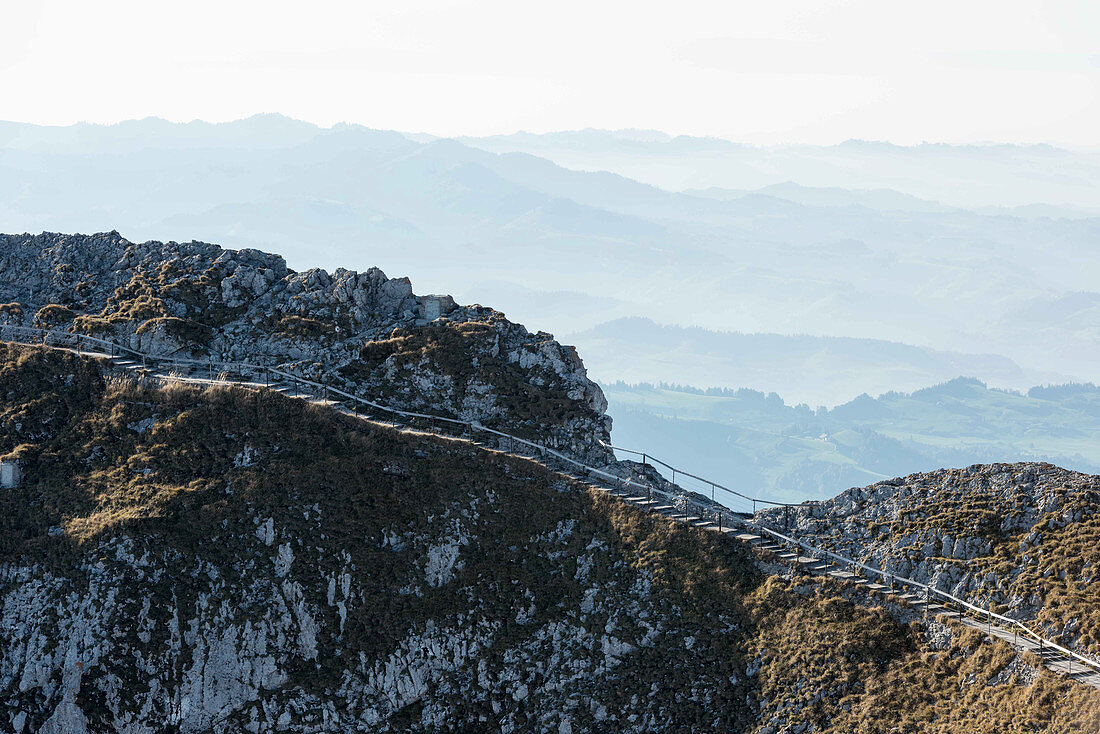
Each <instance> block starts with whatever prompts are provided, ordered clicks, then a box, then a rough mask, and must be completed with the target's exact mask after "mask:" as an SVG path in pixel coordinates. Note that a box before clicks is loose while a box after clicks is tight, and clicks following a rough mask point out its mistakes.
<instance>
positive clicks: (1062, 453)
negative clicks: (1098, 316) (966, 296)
mask: <svg viewBox="0 0 1100 734" xmlns="http://www.w3.org/2000/svg"><path fill="white" fill-rule="evenodd" d="M602 386H603V388H604V393H605V394H606V395H607V398H608V402H609V404H610V409H609V410H610V412H611V414H612V415H614V416H615V425H614V429H613V432H612V439H613V441H614V442H615V444H616V445H619V446H624V447H627V448H632V447H638V446H643V447H660V452H659V453H658V458H665V459H666V460H668V459H667V457H672V458H673V459H674V461H673V462H670V463H675V462H680V465H681V467H692V469H691V471H692V472H693V473H697V474H700V475H702V476H704V477H706V478H708V479H712V480H714V481H717V482H719V483H721V484H724V485H726V486H728V487H731V488H734V489H741V490H742V491H748V490H751V492H752V493H758V492H763V493H764V494H765V495H767V496H770V497H772V498H774V499H779V500H784V501H793V502H799V501H802V500H804V499H811V498H812V499H824V498H827V497H831V496H832V495H834V494H836V493H837V492H839V491H841V490H844V489H847V488H848V487H853V486H862V485H864V484H869V483H872V482H876V481H879V480H881V479H887V478H890V477H895V476H904V475H907V474H910V473H913V472H919V471H931V470H933V469H937V468H942V467H966V466H969V465H971V464H978V463H992V462H1010V461H1024V460H1026V461H1047V462H1050V463H1053V464H1057V465H1058V466H1062V467H1067V468H1070V469H1074V470H1076V471H1083V472H1088V473H1094V474H1095V473H1100V388H1098V387H1097V386H1096V385H1093V384H1069V385H1061V386H1055V387H1037V388H1033V389H1031V390H1029V391H1027V392H1026V393H1024V392H1014V391H1004V390H997V389H993V388H990V387H988V386H986V385H985V384H983V383H982V382H980V381H978V380H974V379H967V378H958V379H955V380H950V381H948V382H945V383H942V384H939V385H936V386H934V387H929V388H925V389H923V390H917V391H914V392H912V393H898V392H891V393H887V394H885V395H882V396H880V397H878V398H872V397H870V396H868V395H861V396H859V397H857V398H856V399H854V400H852V401H850V402H848V403H845V404H843V405H839V406H837V407H835V408H833V409H831V410H828V409H819V410H813V409H811V408H809V407H807V406H805V405H789V404H787V403H785V402H784V401H783V400H782V399H781V398H780V397H779V396H778V395H776V394H774V393H773V394H770V395H766V394H765V393H763V392H759V391H755V390H745V389H741V390H719V389H711V390H707V391H703V390H697V389H692V388H684V387H676V386H669V385H664V386H654V385H645V384H643V385H627V384H624V383H621V382H620V383H611V384H607V383H605V384H603V385H602ZM651 450H653V451H657V449H656V448H653V449H651ZM661 454H663V456H662V455H661ZM685 486H689V487H690V488H693V489H695V488H701V487H695V486H693V485H691V483H690V482H689V483H688V484H687V485H685Z"/></svg>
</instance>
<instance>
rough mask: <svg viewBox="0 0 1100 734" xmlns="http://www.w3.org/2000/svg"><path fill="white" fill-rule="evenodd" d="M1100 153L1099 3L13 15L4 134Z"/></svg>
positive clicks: (143, 0) (125, 9)
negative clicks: (413, 137)
mask: <svg viewBox="0 0 1100 734" xmlns="http://www.w3.org/2000/svg"><path fill="white" fill-rule="evenodd" d="M256 112H281V113H284V114H287V115H290V116H293V117H297V118H300V119H304V120H310V121H313V122H318V123H321V124H331V123H334V122H339V121H350V122H358V123H362V124H365V125H369V126H372V127H378V128H393V129H398V130H405V131H426V132H431V133H436V134H441V135H458V134H471V135H482V134H489V133H498V132H513V131H515V130H519V129H525V130H530V131H538V132H541V131H547V130H555V129H571V128H580V127H602V128H622V127H640V128H657V129H661V130H665V131H667V132H671V133H686V134H698V135H717V136H721V137H726V138H732V139H737V140H744V141H750V142H758V143H773V142H794V141H806V142H822V143H829V142H836V141H838V140H842V139H845V138H850V137H859V138H869V139H883V140H891V141H893V142H897V143H915V142H920V141H921V140H931V141H948V142H964V141H991V140H992V141H1024V142H1031V141H1043V140H1045V141H1052V142H1062V143H1072V144H1078V145H1086V146H1098V145H1100V139H1098V135H1097V131H1098V130H1100V3H1097V2H1096V0H1078V1H1071V0H1063V1H1059V2H1039V1H1038V0H1030V1H1028V2H1018V1H1014V0H996V1H995V2H986V1H984V0H980V1H974V0H950V1H941V0H926V2H922V3H901V2H894V1H890V0H868V1H866V2H864V1H862V0H860V1H841V0H808V1H805V2H803V1H801V0H799V1H792V0H772V1H771V2H759V0H754V1H753V2H751V3H750V2H730V1H729V0H725V1H722V2H690V1H684V0H678V1H677V2H670V1H668V0H665V1H664V2H661V3H653V2H639V1H638V0H634V1H632V2H599V1H598V0H597V1H593V0H585V1H584V2H575V1H574V0H559V1H558V2H554V3H549V2H546V3H537V4H536V3H529V2H517V0H507V1H505V2H497V1H496V0H492V1H485V0H480V1H478V2H467V1H464V0H395V1H394V2H387V3H376V2H362V1H360V2H332V1H318V0H313V1H312V2H294V3H280V2H273V1H272V0H266V1H265V2H235V1H234V0H218V1H217V2H208V1H206V0H191V2H187V3H160V2H149V0H138V1H133V2H124V1H110V0H97V1H96V2H88V1H87V0H45V1H42V2H34V1H33V0H32V1H31V2H24V3H15V2H5V3H4V4H3V9H2V10H0V119H7V120H21V121H28V122H38V123H51V124H63V123H71V122H76V121H80V120H85V121H94V122H114V121H118V120H122V119H129V118H135V117H144V116H148V115H156V116H160V117H165V118H168V119H171V120H177V121H185V120H191V119H195V118H201V119H205V120H211V121H222V120H230V119H235V118H240V117H245V116H248V115H251V114H253V113H256Z"/></svg>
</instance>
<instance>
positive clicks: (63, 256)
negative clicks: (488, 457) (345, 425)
mask: <svg viewBox="0 0 1100 734" xmlns="http://www.w3.org/2000/svg"><path fill="white" fill-rule="evenodd" d="M0 304H3V305H0V323H17V324H21V325H34V326H39V327H48V328H55V329H61V330H71V331H77V332H81V333H86V334H90V335H94V336H98V337H101V338H107V339H111V340H116V341H118V342H119V343H122V344H125V345H127V346H130V347H131V348H134V349H138V350H140V351H142V352H146V353H151V354H156V355H163V356H166V357H172V356H177V357H187V358H199V359H203V358H212V359H216V360H223V361H243V362H250V363H253V364H264V365H283V366H285V367H287V368H289V369H291V370H294V371H295V372H297V373H299V374H301V375H302V376H305V377H309V378H312V379H324V380H326V381H327V382H331V383H333V384H336V385H339V386H341V387H344V388H346V389H349V390H350V391H353V392H356V393H358V394H361V395H363V396H364V397H368V398H372V399H375V398H379V397H383V398H384V399H385V400H386V401H388V402H389V403H390V404H392V405H393V406H394V407H403V408H408V409H419V410H426V409H430V411H431V412H433V413H435V414H439V415H446V416H451V417H461V418H463V419H466V420H474V421H479V422H481V423H482V424H483V425H487V426H492V427H497V428H501V429H506V430H509V431H510V432H514V433H519V434H523V435H524V436H525V437H532V438H535V437H537V438H538V439H539V440H540V441H542V442H545V443H549V444H551V445H553V446H555V447H557V448H561V449H565V450H568V451H571V452H572V453H574V454H577V455H579V456H582V457H584V458H586V459H588V460H589V461H592V462H596V463H606V462H608V461H610V460H611V456H610V454H609V453H608V452H606V451H604V450H603V449H601V448H600V445H599V441H600V440H604V441H606V440H608V436H609V432H610V426H611V419H610V418H609V417H608V416H607V415H606V414H605V413H604V411H605V410H606V408H607V401H606V400H605V399H604V396H603V393H602V392H601V391H600V389H599V387H598V386H597V385H596V384H595V383H593V382H592V381H591V380H589V379H588V378H587V376H586V373H585V369H584V365H583V364H582V362H581V360H580V358H579V357H578V355H577V353H576V351H575V350H574V349H573V348H572V347H566V346H562V345H561V344H559V343H558V342H556V341H554V339H553V337H552V336H551V335H550V334H546V333H543V332H538V333H535V334H532V333H530V332H528V331H527V330H526V329H525V328H523V327H522V326H520V325H518V324H513V323H511V322H509V321H508V320H507V319H505V318H504V316H503V314H501V313H499V312H496V311H493V310H492V309H489V308H483V307H481V306H458V305H456V304H455V303H454V301H453V300H452V299H451V298H449V297H447V296H417V295H416V294H414V293H413V291H412V287H411V285H410V283H409V281H408V279H407V278H387V277H386V275H385V274H384V273H383V272H382V271H381V270H378V269H377V268H372V269H370V270H368V271H366V272H363V273H357V272H353V271H349V270H343V269H340V270H337V271H336V272H334V273H328V272H325V271H324V270H309V271H306V272H303V273H296V272H293V271H291V270H289V269H288V268H287V266H286V263H285V262H284V261H283V259H282V258H281V257H279V256H277V255H271V254H268V253H264V252H260V251H257V250H239V251H234V250H223V249H221V248H220V247H217V246H216V245H211V244H206V243H202V242H188V243H175V242H169V243H160V242H145V243H133V242H129V241H127V240H126V239H124V238H123V237H121V236H120V235H119V234H118V233H117V232H111V233H106V234H98V235H91V236H85V235H62V234H52V233H43V234H41V235H36V236H31V235H0Z"/></svg>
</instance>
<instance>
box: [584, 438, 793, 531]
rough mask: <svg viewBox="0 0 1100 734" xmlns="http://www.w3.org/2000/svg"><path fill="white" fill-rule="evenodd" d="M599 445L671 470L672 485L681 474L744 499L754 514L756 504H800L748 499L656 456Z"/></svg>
mask: <svg viewBox="0 0 1100 734" xmlns="http://www.w3.org/2000/svg"><path fill="white" fill-rule="evenodd" d="M600 443H601V444H603V446H605V447H607V448H609V449H613V450H615V451H622V452H624V453H627V454H635V455H637V456H641V457H642V463H643V464H645V463H646V460H647V459H648V460H649V461H652V462H653V463H654V464H660V465H661V466H663V467H665V468H666V469H669V470H671V471H672V476H673V483H675V481H676V480H675V476H676V475H677V474H683V475H684V476H685V477H691V478H692V479H698V480H699V481H700V482H703V483H705V484H707V485H709V486H710V487H712V488H714V489H720V490H722V491H723V492H729V493H730V494H732V495H735V496H737V497H740V498H742V499H746V500H748V501H749V502H752V503H753V512H754V513H755V512H756V509H755V508H756V503H758V502H759V503H761V504H765V505H772V506H773V507H798V506H800V503H793V502H776V501H774V500H766V499H763V498H760V497H750V496H749V495H747V494H742V493H741V492H738V491H737V490H736V489H730V488H729V487H723V486H722V485H721V484H719V483H718V482H714V481H711V480H710V479H707V478H705V477H700V476H698V475H696V474H692V473H691V472H686V471H684V470H683V469H677V468H676V467H674V466H672V465H671V464H666V463H665V462H663V461H661V460H660V459H658V458H657V457H656V456H653V455H652V454H648V453H646V452H644V451H636V450H634V449H626V448H623V447H622V446H613V445H611V444H609V443H604V442H603V441H600Z"/></svg>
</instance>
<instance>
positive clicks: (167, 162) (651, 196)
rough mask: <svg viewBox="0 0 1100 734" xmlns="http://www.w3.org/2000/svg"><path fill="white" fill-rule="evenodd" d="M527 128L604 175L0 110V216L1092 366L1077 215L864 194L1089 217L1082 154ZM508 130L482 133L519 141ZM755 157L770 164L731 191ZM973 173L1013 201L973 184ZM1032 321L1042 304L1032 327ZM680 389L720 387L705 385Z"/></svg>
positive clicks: (516, 315) (323, 136)
mask: <svg viewBox="0 0 1100 734" xmlns="http://www.w3.org/2000/svg"><path fill="white" fill-rule="evenodd" d="M528 139H530V140H535V141H536V142H537V141H543V142H544V143H546V144H545V145H542V143H540V145H542V147H539V146H536V145H535V144H534V143H531V145H529V146H528V147H529V148H530V149H531V151H533V152H536V153H539V154H542V153H543V152H545V151H544V149H545V150H548V151H550V152H551V153H552V152H553V151H554V150H556V149H555V148H554V147H553V145H558V146H559V147H561V145H564V143H561V141H566V142H568V143H569V145H572V146H573V147H574V148H577V149H578V150H583V151H587V152H585V155H590V154H591V150H598V149H599V146H600V145H603V146H604V147H605V148H606V156H605V158H606V160H607V161H608V165H606V166H603V165H602V164H601V161H602V160H604V159H601V158H598V157H597V158H592V159H591V161H589V163H585V164H584V165H581V163H582V162H577V163H576V165H577V166H578V168H588V169H592V170H571V169H569V168H565V167H562V166H561V165H558V164H557V163H555V162H553V161H552V160H549V159H548V158H543V157H536V155H532V154H530V153H527V152H514V151H513V152H506V153H500V154H498V153H496V152H491V151H488V150H485V149H484V148H491V147H493V145H490V142H492V141H488V142H487V141H485V140H481V141H467V143H468V144H465V143H463V142H460V141H456V140H434V139H432V140H429V139H425V138H420V139H412V138H411V137H410V136H406V135H403V134H400V133H397V132H392V131H379V130H371V129H368V128H365V127H361V126H355V125H337V126H335V127H333V128H319V127H316V126H313V125H310V124H307V123H303V122H299V121H295V120H290V119H288V118H285V117H281V116H278V115H263V116H257V117H252V118H249V119H246V120H239V121H236V122H231V123H223V124H209V123H203V122H193V123H187V124H175V123H169V122H165V121H163V120H156V119H147V120H138V121H131V122H125V123H120V124H118V125H112V126H97V125H75V126H71V127H62V128H52V127H36V126H33V125H23V124H15V123H3V124H0V222H2V223H3V228H2V229H3V230H5V231H9V232H10V231H28V232H38V231H42V230H49V231H69V232H72V231H80V232H97V231H109V230H112V229H118V230H119V231H120V232H121V233H122V234H123V235H125V236H126V237H128V238H130V239H134V240H142V239H158V240H164V239H176V240H180V241H188V240H191V239H201V240H207V241H216V242H220V243H225V244H226V245H228V246H233V247H253V248H257V249H263V250H268V251H272V250H274V251H277V252H280V253H281V254H284V255H285V256H286V257H287V259H288V262H289V264H290V265H291V266H293V267H296V268H299V269H302V268H306V267H310V266H323V267H329V268H332V267H335V266H338V265H339V266H347V267H358V268H364V267H368V266H370V265H375V264H377V265H379V266H381V267H382V268H384V269H385V270H386V271H387V272H391V273H394V274H395V275H396V274H407V275H409V276H411V277H412V278H414V279H415V281H416V282H417V283H418V284H421V286H420V287H423V288H424V289H425V290H426V291H429V292H430V291H454V290H460V291H461V292H460V293H459V294H458V295H459V296H460V297H461V298H462V299H463V300H466V301H477V302H482V303H493V304H494V305H496V306H498V307H499V308H501V309H503V310H504V311H505V312H506V313H508V315H509V317H510V318H512V319H514V320H520V321H525V322H529V323H538V324H539V325H540V326H542V327H543V328H545V329H547V330H550V331H553V332H555V333H575V332H578V331H583V330H585V329H588V328H591V327H593V326H595V325H597V324H600V323H603V322H607V321H611V320H614V319H617V318H620V317H624V316H639V317H646V318H650V319H652V320H655V321H658V322H663V323H680V324H684V325H694V326H699V327H704V328H708V329H711V330H721V331H741V332H748V333H754V332H764V333H777V334H815V335H822V336H843V337H856V338H872V339H879V340H884V341H892V342H901V343H907V344H919V345H924V346H927V347H929V348H933V349H936V350H940V351H950V352H960V353H989V354H1003V355H1005V356H1006V357H1007V358H1008V359H1009V360H1011V361H1013V362H1015V363H1017V364H1018V365H1020V366H1021V368H1022V369H1027V370H1037V371H1040V372H1042V373H1049V372H1059V373H1063V374H1072V375H1078V376H1080V377H1081V378H1083V379H1092V380H1100V368H1098V367H1097V365H1100V339H1097V338H1096V337H1097V329H1096V327H1095V325H1096V324H1100V307H1098V306H1097V305H1096V303H1097V302H1098V300H1100V295H1098V291H1097V289H1096V286H1095V284H1096V283H1097V282H1100V281H1098V278H1100V262H1098V259H1097V257H1096V248H1095V243H1096V242H1097V241H1098V240H1100V219H1098V218H1068V217H1067V218H1060V219H1051V218H1046V217H1035V216H1030V215H1028V216H1008V215H1006V214H1004V213H998V214H996V215H992V214H988V213H984V214H983V213H978V212H976V211H970V210H964V209H959V208H957V207H956V204H957V200H956V197H950V196H940V194H943V193H944V192H943V191H939V190H937V191H931V192H928V191H923V190H918V189H920V187H917V186H912V187H906V186H900V184H899V185H898V186H895V187H894V190H893V191H879V190H876V189H888V188H890V187H891V185H892V184H894V183H898V182H899V181H901V183H904V182H905V181H907V180H910V179H911V180H912V181H915V182H918V183H919V182H923V181H929V180H933V179H934V180H936V181H943V182H950V185H951V186H952V187H954V188H955V189H957V190H958V191H959V192H970V193H971V194H973V197H972V198H974V199H975V201H977V200H978V199H981V203H982V204H983V206H984V205H985V203H986V202H993V203H994V204H996V205H998V206H1003V207H1014V206H1017V205H1018V204H1020V203H1025V204H1034V203H1035V202H1049V204H1043V206H1051V205H1057V206H1059V207H1075V206H1081V207H1084V208H1086V209H1087V208H1088V207H1087V206H1085V203H1087V202H1085V200H1086V199H1088V198H1089V197H1093V198H1095V192H1094V187H1093V186H1091V185H1086V184H1091V183H1094V182H1095V180H1097V178H1096V177H1095V176H1094V175H1093V174H1094V172H1095V171H1096V170H1097V169H1096V168H1095V167H1094V166H1093V163H1094V157H1093V156H1092V154H1090V153H1087V152H1082V153H1078V152H1075V151H1066V150H1061V149H1055V148H1049V147H1044V146H1033V147H1018V146H1015V147H1014V146H992V147H973V146H971V147H962V148H957V147H952V146H929V147H926V148H920V149H908V148H897V147H896V146H887V145H880V144H866V143H845V144H843V145H840V146H833V147H829V148H812V149H811V148H805V147H798V148H791V149H786V148H784V149H774V150H773V149H759V148H753V147H751V146H739V145H735V144H733V143H729V142H727V141H716V140H700V139H680V138H674V139H668V138H666V137H663V136H661V135H659V134H655V133H650V132H644V131H643V132H637V131H635V132H630V133H616V134H611V133H600V132H584V133H577V134H562V135H559V136H550V137H548V138H543V137H538V136H535V137H532V136H518V137H517V138H516V140H528ZM547 141H549V142H547ZM569 141H572V142H569ZM578 141H579V142H578ZM506 142H508V141H497V143H499V144H494V145H496V148H498V149H501V150H504V149H505V148H509V145H510V146H511V147H510V148H509V150H511V149H513V148H518V147H521V146H516V145H513V144H511V143H509V145H505V143H506ZM514 142H515V141H514V140H513V141H512V143H514ZM550 143H553V145H550ZM582 143H583V145H582ZM585 146H587V147H585ZM917 150H919V151H920V155H916V153H914V151H917ZM547 155H549V153H547ZM615 156H619V157H624V156H625V158H626V159H629V160H636V161H638V162H639V165H644V166H653V165H655V164H654V161H657V162H660V163H661V165H665V164H667V165H668V166H670V167H672V168H676V167H680V166H683V165H686V164H685V163H684V161H685V160H686V161H688V163H690V164H691V165H692V166H694V165H695V164H696V163H699V165H700V166H702V168H700V170H702V171H706V170H710V169H711V168H714V170H718V168H721V170H724V171H727V172H730V177H727V178H729V179H730V180H726V179H722V180H717V179H715V180H713V181H704V180H700V181H692V182H685V187H687V186H688V185H690V186H691V187H693V188H706V187H709V186H721V187H724V188H733V189H737V188H746V189H758V188H760V186H769V185H772V184H776V186H774V187H773V188H771V189H765V190H764V191H763V192H759V191H754V192H752V193H749V194H746V195H743V196H732V195H729V194H723V193H721V192H718V193H715V192H713V191H712V192H710V193H709V194H708V195H692V194H685V193H677V192H673V191H669V190H666V189H662V188H658V187H657V186H654V185H652V183H645V182H641V181H637V180H632V179H630V178H627V177H625V176H623V175H621V174H619V173H611V172H606V171H603V172H601V171H598V170H595V169H598V168H600V167H603V168H610V169H613V168H614V166H612V165H611V163H613V162H614V160H613V159H614V158H615ZM683 156H688V157H687V158H684V157H683ZM693 156H694V157H693ZM731 156H732V157H731ZM737 156H748V158H745V159H744V161H741V159H740V158H738V157H737ZM550 157H554V156H550ZM738 161H741V162H738ZM745 161H747V162H745ZM790 161H796V162H798V166H794V164H793V163H790ZM814 161H816V163H814ZM921 161H924V162H925V163H921ZM565 162H569V161H565ZM702 162H705V164H706V165H705V166H704V165H703V163H702ZM765 163H767V165H768V166H771V167H772V168H773V169H774V171H765V173H767V175H766V176H763V175H762V174H761V175H758V174H757V173H753V174H752V176H750V175H748V173H746V174H745V176H742V177H741V178H742V179H744V180H740V179H738V180H732V179H735V178H737V176H734V175H733V174H735V173H737V172H738V171H743V172H744V171H749V172H750V173H751V172H752V171H758V172H759V170H762V169H760V166H763V165H764V164H765ZM811 163H813V165H811ZM750 164H751V165H750ZM804 164H805V165H804ZM792 166H793V167H792ZM799 166H801V168H799ZM1044 166H1045V168H1044ZM715 167H718V168H715ZM956 169H958V171H962V172H963V173H965V174H966V175H962V174H961V173H960V174H959V175H955V174H956V173H958V171H956ZM800 171H801V173H799V172H800ZM884 171H885V172H887V173H890V176H892V178H890V177H885V174H883V175H880V174H882V172H884ZM1052 171H1055V172H1056V173H1057V176H1055V175H1054V173H1052ZM624 172H626V173H630V171H624ZM796 174H797V175H796ZM738 175H740V174H738ZM754 176H755V178H753V177H754ZM1021 177H1022V178H1024V179H1027V180H1028V181H1031V182H1032V183H1029V184H1027V185H1026V186H1025V185H1023V184H1021V183H1020V180H1021ZM886 178H889V180H886ZM750 179H751V180H750ZM902 179H904V180H902ZM979 179H980V180H979ZM791 181H793V182H795V183H793V184H792V183H785V182H791ZM989 182H993V183H992V184H990V185H993V184H995V185H996V186H1001V185H1002V184H1004V185H1005V186H1011V187H1016V188H1013V190H1014V191H1016V190H1018V191H1019V192H1021V193H1020V196H1027V197H1029V198H1027V199H1026V201H1023V202H1021V201H1018V199H1019V197H1015V198H1012V197H998V196H994V195H993V194H995V193H996V191H990V194H989V195H988V196H987V195H984V194H983V195H982V196H978V194H977V193H975V192H980V191H983V190H985V189H983V188H982V187H983V186H986V184H987V183H989ZM1052 182H1053V183H1052ZM743 184H744V185H743ZM1017 185H1018V186H1017ZM845 189H850V190H845ZM1060 192H1061V193H1060ZM1065 192H1071V193H1072V192H1077V193H1074V194H1073V195H1070V194H1069V193H1065ZM947 193H950V192H947ZM1046 194H1050V196H1049V197H1047V196H1046ZM1055 194H1057V196H1056V195H1055ZM1063 194H1065V195H1063ZM731 196H732V198H731ZM914 197H915V198H914ZM935 202H940V203H935ZM998 211H1000V210H998ZM1006 211H1015V210H1012V209H1008V210H1006ZM1075 216H1077V215H1075ZM455 284H460V286H461V287H460V288H458V289H456V288H455ZM1036 314H1048V315H1050V317H1049V318H1048V317H1046V316H1044V317H1043V318H1042V319H1041V321H1040V322H1039V323H1038V324H1037V323H1036V322H1035V320H1034V318H1035V315H1036ZM588 360H589V366H591V367H593V368H594V369H599V365H598V364H595V363H594V362H593V357H591V356H590V357H588ZM956 374H957V373H956ZM963 374H967V372H963ZM946 376H949V375H944V377H946ZM977 376H979V377H983V378H985V379H993V377H994V376H992V375H987V374H977ZM660 379H664V380H668V381H683V377H682V376H681V375H679V374H675V373H669V374H665V375H661V376H660ZM697 384H700V385H715V384H728V383H727V382H726V381H725V380H723V379H722V376H721V375H720V374H709V375H703V376H701V377H699V378H698V383H697ZM924 384H927V383H924ZM864 389H868V390H869V389H871V388H864Z"/></svg>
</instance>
